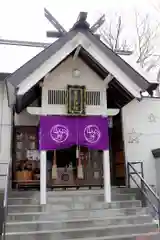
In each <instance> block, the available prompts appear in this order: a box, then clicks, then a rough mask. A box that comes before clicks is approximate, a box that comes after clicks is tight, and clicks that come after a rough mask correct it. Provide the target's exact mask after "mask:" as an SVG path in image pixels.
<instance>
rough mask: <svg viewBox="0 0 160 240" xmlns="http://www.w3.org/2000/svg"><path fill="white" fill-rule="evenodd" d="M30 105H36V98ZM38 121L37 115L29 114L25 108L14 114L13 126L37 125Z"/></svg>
mask: <svg viewBox="0 0 160 240" xmlns="http://www.w3.org/2000/svg"><path fill="white" fill-rule="evenodd" d="M30 106H33V107H36V106H37V100H35V101H34V102H33V103H32V104H31V105H30ZM38 123H39V116H37V115H31V114H29V113H28V112H27V111H26V109H24V111H23V112H21V113H20V114H16V113H15V116H14V125H15V126H37V125H38Z"/></svg>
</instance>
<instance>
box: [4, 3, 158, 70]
mask: <svg viewBox="0 0 160 240" xmlns="http://www.w3.org/2000/svg"><path fill="white" fill-rule="evenodd" d="M159 1H160V0H108V1H106V0H97V1H96V0H94V1H90V0H88V1H87V0H80V1H75V0H57V1H55V0H1V1H0V37H1V38H8V39H17V40H18V39H19V40H31V41H51V39H47V38H46V37H45V31H46V30H51V29H53V27H52V25H50V23H48V22H47V20H46V19H45V17H44V7H46V8H47V9H48V10H49V11H50V12H51V13H52V14H53V15H54V16H55V17H56V18H57V20H58V21H59V22H60V23H61V24H62V25H63V26H64V27H65V28H66V29H67V30H68V29H69V28H70V27H72V25H73V23H74V22H75V20H76V19H77V16H78V13H79V12H80V11H87V12H88V21H89V22H90V23H91V24H92V23H94V21H95V20H96V19H97V17H98V16H100V14H101V13H104V12H105V13H106V12H107V14H108V16H110V15H112V13H113V12H121V13H122V15H123V16H124V17H125V19H126V22H127V23H130V24H131V25H132V24H133V15H132V13H133V10H134V9H137V10H138V11H139V12H142V13H150V14H151V16H152V17H153V18H155V19H157V20H160V18H159V15H160V12H158V11H157V10H156V9H155V8H154V6H158V2H159ZM151 2H152V3H154V6H153V4H151ZM131 25H130V26H131ZM40 50H41V49H33V48H26V47H15V46H11V47H9V46H4V45H0V53H1V54H0V63H1V64H0V71H4V72H13V71H14V70H16V69H17V68H18V67H20V66H21V65H22V64H24V63H25V62H26V61H28V60H29V59H30V58H31V57H33V56H34V55H35V54H37V53H38V52H39V51H40Z"/></svg>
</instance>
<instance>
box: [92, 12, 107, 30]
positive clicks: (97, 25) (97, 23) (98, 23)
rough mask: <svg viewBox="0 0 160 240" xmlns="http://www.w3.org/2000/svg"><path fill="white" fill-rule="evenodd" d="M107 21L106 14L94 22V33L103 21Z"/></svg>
mask: <svg viewBox="0 0 160 240" xmlns="http://www.w3.org/2000/svg"><path fill="white" fill-rule="evenodd" d="M104 22H105V14H103V15H102V17H100V18H99V19H98V20H97V21H96V22H95V23H94V24H93V26H92V27H91V28H90V30H91V32H92V33H95V32H96V31H97V30H98V28H100V27H101V26H102V25H103V23H104Z"/></svg>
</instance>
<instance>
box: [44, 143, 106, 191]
mask: <svg viewBox="0 0 160 240" xmlns="http://www.w3.org/2000/svg"><path fill="white" fill-rule="evenodd" d="M76 148H77V147H76V146H72V147H71V148H68V149H62V150H56V166H57V174H56V179H55V178H52V165H53V161H54V159H53V157H54V152H53V151H52V152H48V153H47V162H48V161H49V164H47V165H48V187H49V188H68V187H76V188H79V187H89V188H90V187H92V186H102V185H103V165H102V160H103V158H102V154H101V151H95V150H94V151H93V150H92V151H91V150H88V148H86V147H80V148H79V159H76Z"/></svg>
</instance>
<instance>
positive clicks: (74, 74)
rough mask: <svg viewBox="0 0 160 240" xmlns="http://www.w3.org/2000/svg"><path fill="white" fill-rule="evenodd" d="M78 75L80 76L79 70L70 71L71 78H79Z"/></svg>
mask: <svg viewBox="0 0 160 240" xmlns="http://www.w3.org/2000/svg"><path fill="white" fill-rule="evenodd" d="M80 75H81V73H80V70H78V69H76V68H75V69H73V71H72V76H73V77H74V78H79V77H80Z"/></svg>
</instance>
